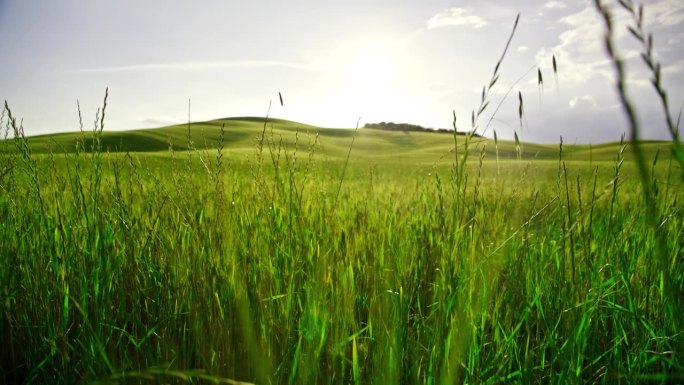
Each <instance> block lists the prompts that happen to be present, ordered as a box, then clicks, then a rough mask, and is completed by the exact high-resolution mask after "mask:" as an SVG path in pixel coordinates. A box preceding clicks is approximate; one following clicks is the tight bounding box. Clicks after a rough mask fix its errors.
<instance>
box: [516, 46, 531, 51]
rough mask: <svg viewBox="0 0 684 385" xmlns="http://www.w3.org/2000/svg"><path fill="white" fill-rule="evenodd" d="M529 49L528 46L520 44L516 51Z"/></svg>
mask: <svg viewBox="0 0 684 385" xmlns="http://www.w3.org/2000/svg"><path fill="white" fill-rule="evenodd" d="M529 50H530V47H528V46H526V45H521V46H520V47H518V52H527V51H529Z"/></svg>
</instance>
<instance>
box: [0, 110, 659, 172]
mask: <svg viewBox="0 0 684 385" xmlns="http://www.w3.org/2000/svg"><path fill="white" fill-rule="evenodd" d="M262 135H263V136H264V139H265V140H264V148H266V149H268V146H269V144H270V145H271V146H272V148H277V147H278V146H285V147H287V148H288V149H293V148H294V145H295V142H296V143H297V149H298V151H305V152H306V151H308V150H309V149H310V148H311V145H313V144H314V143H316V149H315V151H316V152H317V153H323V154H325V155H326V156H331V157H345V156H346V155H347V153H348V151H349V146H350V145H351V142H352V138H353V137H354V129H349V128H322V127H316V126H312V125H308V124H303V123H298V122H293V121H288V120H282V119H274V118H269V119H266V118H263V117H232V118H223V119H216V120H211V121H205V122H193V123H191V124H189V125H188V124H178V125H173V126H167V127H160V128H153V129H138V130H130V131H105V132H102V136H101V139H100V140H101V146H102V150H103V151H110V152H119V151H120V152H125V151H129V152H161V151H168V150H169V149H173V150H174V151H186V150H207V149H217V148H219V146H220V145H221V143H223V146H224V148H225V149H227V150H228V151H230V152H233V153H253V152H254V151H255V149H256V148H257V146H258V144H259V141H260V138H261V137H262ZM222 138H223V139H222ZM222 140H223V142H222ZM27 141H28V144H29V146H30V148H31V151H32V152H33V153H36V154H40V153H48V152H53V153H70V152H75V151H76V146H77V143H79V141H80V142H82V143H83V144H84V147H83V148H85V150H86V151H90V150H92V148H93V133H92V132H91V131H85V132H83V133H81V132H74V133H60V134H50V135H39V136H32V137H28V138H27ZM464 142H465V137H464V136H463V135H459V136H458V144H459V148H460V149H462V148H463V147H462V146H463V144H464ZM472 144H473V145H471V147H470V149H471V152H472V153H473V155H476V154H478V155H479V153H480V151H481V150H482V148H483V147H484V146H486V147H485V151H486V152H487V158H488V159H492V158H493V157H495V156H496V154H497V148H496V147H497V145H495V142H494V140H492V139H488V138H479V137H474V138H472ZM453 146H454V141H453V136H451V135H445V134H444V133H437V132H431V131H422V132H421V131H387V130H377V129H372V128H359V129H358V131H357V134H356V138H355V139H354V146H353V150H354V156H355V157H356V158H362V159H363V158H367V159H388V160H391V159H396V158H402V159H416V161H425V162H430V161H439V160H442V159H445V160H448V159H450V158H451V157H453V154H451V153H450V152H451V150H452V149H453ZM619 148H620V144H619V143H603V144H598V145H593V146H590V145H564V146H563V153H564V158H565V159H572V160H593V161H608V160H611V161H612V160H614V159H615V158H616V156H617V153H618V151H619ZM643 148H644V150H645V151H646V153H647V156H648V157H649V158H652V157H653V156H655V153H656V152H657V151H658V149H660V156H661V159H663V158H669V156H670V151H669V148H670V144H669V142H657V141H650V142H644V147H643ZM14 149H15V147H14V146H13V145H12V144H11V143H8V142H5V143H3V144H2V145H0V152H8V151H13V150H14ZM558 151H559V147H558V146H557V145H544V144H535V143H522V144H521V147H520V155H521V158H523V159H533V158H536V159H546V160H555V159H558ZM498 156H499V158H500V159H503V160H506V159H516V158H517V157H518V153H517V148H516V144H515V142H512V141H504V140H499V141H498ZM625 157H626V158H627V159H629V158H630V157H631V155H630V150H629V148H627V150H626V151H625Z"/></svg>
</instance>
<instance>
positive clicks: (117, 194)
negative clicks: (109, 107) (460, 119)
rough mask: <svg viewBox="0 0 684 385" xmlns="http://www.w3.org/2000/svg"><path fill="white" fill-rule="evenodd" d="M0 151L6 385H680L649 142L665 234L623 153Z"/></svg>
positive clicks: (179, 129)
mask: <svg viewBox="0 0 684 385" xmlns="http://www.w3.org/2000/svg"><path fill="white" fill-rule="evenodd" d="M11 122H12V120H7V119H6V120H5V123H6V128H7V129H9V128H10V126H11V125H12V124H11ZM454 140H456V143H455V145H456V147H455V148H456V151H453V148H454ZM0 145H1V148H2V150H0V151H1V153H2V155H0V160H1V161H2V179H1V180H0V187H1V188H0V218H1V219H2V220H0V233H1V234H0V239H2V242H0V255H1V256H2V258H3V261H2V263H1V264H0V282H1V283H0V288H1V291H0V293H1V296H2V306H3V311H2V341H3V343H2V345H3V349H2V352H1V353H0V355H1V361H2V367H1V369H0V370H1V371H2V372H1V373H0V374H2V377H0V378H3V379H4V381H3V382H5V383H54V384H57V383H65V384H66V383H98V384H115V383H121V384H129V383H131V384H135V383H185V382H192V383H229V384H236V383H258V384H266V383H278V384H287V383H330V384H346V383H377V384H391V383H424V384H442V383H642V382H647V381H654V382H656V383H665V382H677V381H684V376H683V374H684V368H683V367H682V361H681V358H680V354H681V352H682V351H684V349H683V347H684V336H682V333H681V330H682V325H684V324H683V321H684V315H682V312H681V298H682V289H683V288H684V280H683V278H682V277H683V275H682V269H683V267H684V264H683V263H682V258H681V257H682V247H683V246H684V234H682V232H683V231H684V225H683V223H682V220H683V219H684V214H683V213H682V207H681V200H682V196H681V195H682V193H681V191H682V188H681V182H682V179H681V177H680V174H681V170H680V169H679V166H678V164H677V163H676V162H674V161H673V159H672V157H671V155H670V153H671V152H670V149H671V143H667V142H653V143H645V144H643V150H645V151H644V153H645V154H647V156H648V157H649V168H650V170H651V171H652V173H651V175H652V180H651V181H650V183H651V184H652V187H653V191H654V198H655V200H654V201H653V202H652V203H653V209H654V210H655V212H656V213H657V218H652V217H649V215H648V214H647V213H648V212H649V211H648V210H647V207H646V206H647V204H646V203H645V202H644V199H643V194H642V191H641V185H640V182H639V178H638V176H637V171H636V167H635V162H634V161H633V160H632V158H633V156H632V152H633V151H632V149H631V148H630V146H629V145H627V144H624V143H622V144H621V143H612V144H605V145H601V146H594V147H591V148H589V147H588V146H543V145H534V144H524V143H522V144H520V145H521V146H522V147H521V148H517V146H516V143H514V142H505V141H500V140H498V141H497V142H496V143H495V142H494V141H493V140H490V139H480V138H471V137H466V136H453V135H449V134H439V133H427V132H426V133H422V132H421V133H414V132H411V133H402V132H386V131H377V130H371V129H358V130H356V131H354V130H334V129H318V128H315V127H311V126H306V125H303V124H298V123H294V122H287V121H280V120H268V119H263V118H262V119H259V118H236V119H227V120H218V121H211V122H203V123H193V124H190V125H182V126H175V127H168V128H163V129H158V130H147V131H131V132H124V133H108V132H102V131H99V130H97V129H95V130H94V131H92V132H81V133H76V134H63V135H56V136H51V137H33V138H22V137H21V136H20V135H19V136H18V137H17V138H16V139H9V140H6V141H4V142H1V143H0ZM127 147H128V149H130V150H131V151H125V149H126V148H127ZM497 154H498V155H497Z"/></svg>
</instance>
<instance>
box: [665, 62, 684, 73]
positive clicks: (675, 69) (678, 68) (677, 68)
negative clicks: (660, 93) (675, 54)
mask: <svg viewBox="0 0 684 385" xmlns="http://www.w3.org/2000/svg"><path fill="white" fill-rule="evenodd" d="M662 71H663V73H665V74H679V73H683V72H684V60H679V61H678V62H676V63H672V64H670V65H668V66H665V67H663V69H662Z"/></svg>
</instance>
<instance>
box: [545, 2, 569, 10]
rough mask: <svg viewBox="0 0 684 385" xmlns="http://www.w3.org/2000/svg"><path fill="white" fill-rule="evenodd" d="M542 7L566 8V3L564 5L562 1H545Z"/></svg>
mask: <svg viewBox="0 0 684 385" xmlns="http://www.w3.org/2000/svg"><path fill="white" fill-rule="evenodd" d="M544 8H548V9H563V8H567V5H565V3H563V2H562V1H547V2H546V4H544Z"/></svg>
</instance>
